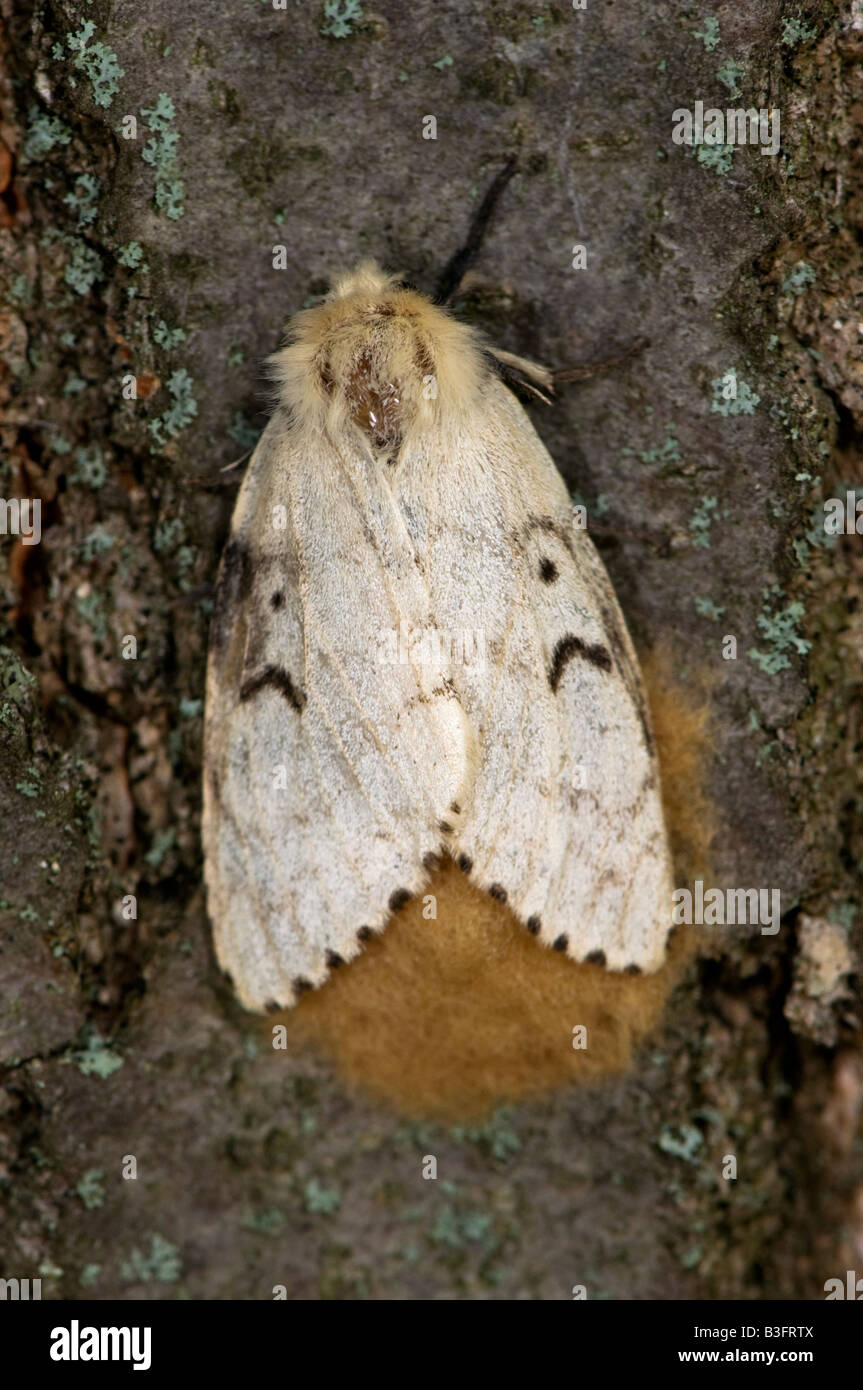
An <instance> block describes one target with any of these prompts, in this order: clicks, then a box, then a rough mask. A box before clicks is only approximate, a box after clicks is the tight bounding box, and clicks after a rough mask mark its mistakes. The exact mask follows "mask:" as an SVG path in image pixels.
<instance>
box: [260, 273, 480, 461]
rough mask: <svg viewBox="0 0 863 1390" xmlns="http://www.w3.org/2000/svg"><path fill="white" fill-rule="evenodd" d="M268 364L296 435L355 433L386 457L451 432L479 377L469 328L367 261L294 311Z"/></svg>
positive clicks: (477, 348) (474, 341)
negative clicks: (431, 433) (427, 435)
mask: <svg viewBox="0 0 863 1390" xmlns="http://www.w3.org/2000/svg"><path fill="white" fill-rule="evenodd" d="M271 361H272V365H273V369H274V375H275V377H276V381H277V383H278V390H279V399H280V402H281V404H283V405H285V406H287V407H288V408H289V409H290V410H291V412H292V415H293V417H294V419H295V421H296V422H297V424H298V425H299V427H300V428H303V429H310V430H326V431H327V432H328V433H330V434H331V435H332V436H334V437H335V436H337V435H338V434H340V433H342V432H344V431H358V432H359V436H360V438H361V439H362V440H363V441H365V442H366V443H368V444H369V445H371V447H372V448H373V449H374V450H376V451H380V452H384V453H386V454H387V455H388V456H389V457H394V456H396V455H398V452H399V450H400V449H401V447H402V446H403V444H404V443H405V442H406V441H407V440H409V439H411V438H413V437H418V436H419V435H420V434H421V433H422V432H423V431H425V430H428V429H430V428H435V429H438V430H440V429H447V428H455V427H457V423H458V420H459V417H462V418H463V414H464V411H465V410H468V409H470V406H471V402H472V398H473V396H474V394H475V393H476V391H477V390H478V388H479V382H480V379H481V377H482V375H483V372H484V367H483V364H482V350H481V347H480V345H479V343H478V341H477V339H476V337H475V335H474V334H473V332H472V330H471V329H469V328H467V327H465V325H463V324H460V323H457V322H456V320H455V319H452V318H450V316H449V315H448V314H447V313H445V311H444V310H443V309H440V308H438V307H437V306H436V305H434V304H432V302H431V301H430V300H429V299H427V298H426V296H425V295H422V294H420V293H419V292H418V291H417V290H414V289H411V288H408V287H407V286H405V285H404V284H403V283H402V282H400V280H399V279H398V277H397V276H394V275H388V274H386V273H385V272H384V271H382V270H381V269H380V267H379V266H378V265H376V264H375V263H374V262H373V261H364V262H363V263H362V264H361V265H359V266H357V268H356V269H355V270H353V271H351V272H349V273H348V274H346V275H343V276H341V277H340V278H339V279H337V280H336V281H335V283H334V285H333V288H332V290H331V291H330V293H329V294H328V295H327V296H326V298H325V299H324V300H323V301H322V302H321V303H320V304H317V305H315V307H314V308H311V309H306V310H303V311H302V312H301V313H299V314H297V315H296V316H295V318H294V319H293V320H292V321H291V323H290V324H289V327H288V341H287V345H286V346H285V347H284V348H282V350H281V351H280V352H278V353H276V355H275V356H274V357H273V358H272V359H271Z"/></svg>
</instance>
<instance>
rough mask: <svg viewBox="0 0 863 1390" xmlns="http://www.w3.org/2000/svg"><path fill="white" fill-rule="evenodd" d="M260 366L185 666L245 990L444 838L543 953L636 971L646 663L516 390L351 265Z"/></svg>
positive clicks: (655, 845)
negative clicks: (276, 389)
mask: <svg viewBox="0 0 863 1390" xmlns="http://www.w3.org/2000/svg"><path fill="white" fill-rule="evenodd" d="M276 362H277V376H278V379H279V381H280V392H281V394H280V406H279V408H278V410H277V411H276V413H275V414H274V416H273V418H272V420H271V421H270V424H269V425H268V427H267V429H266V431H265V433H264V436H263V438H262V440H261V442H260V444H259V446H258V449H257V450H256V452H255V455H254V457H253V459H252V461H251V464H250V466H249V469H248V472H247V475H246V478H245V480H244V482H243V486H242V488H241V491H240V495H239V498H238V501H237V505H236V510H235V514H234V518H233V521H232V525H231V534H230V538H229V541H228V543H227V545H226V548H225V553H224V556H223V559H222V564H221V568H220V574H219V581H218V592H217V600H216V608H215V613H214V619H213V631H212V638H211V650H210V659H209V665H208V680H207V717H206V747H205V791H204V818H203V838H204V852H205V866H206V867H205V873H206V883H207V892H208V903H209V910H210V915H211V917H212V920H213V924H214V932H215V941H216V949H217V953H218V957H219V960H220V962H221V964H222V965H223V967H224V968H225V969H226V970H227V971H229V973H230V974H231V976H232V977H233V979H234V981H235V984H236V988H237V991H238V993H239V995H240V997H241V999H242V1000H243V1002H244V1003H245V1004H246V1005H247V1006H248V1007H250V1008H253V1009H258V1010H260V1009H264V1008H267V1007H268V1006H270V1005H278V1006H286V1005H290V1004H291V1003H293V1002H294V1001H295V1000H296V999H297V998H298V997H299V996H300V995H301V994H302V993H303V992H304V991H305V990H306V989H307V988H309V987H310V986H317V985H320V984H322V983H323V982H324V980H325V979H326V978H327V976H328V975H329V973H330V972H331V971H332V970H333V969H335V968H336V967H338V966H339V965H341V964H343V963H344V962H347V961H349V960H350V959H351V958H352V957H354V956H355V955H356V954H357V953H358V951H360V950H361V949H362V946H363V943H364V941H366V940H367V939H368V937H369V936H370V934H371V933H374V932H378V931H381V930H382V929H383V928H384V926H385V924H386V922H387V920H388V918H389V917H390V916H391V915H392V913H393V912H394V911H396V910H397V909H398V907H399V906H400V905H401V904H402V903H403V902H405V901H406V899H407V898H408V897H410V896H411V895H413V894H415V893H417V892H418V891H419V890H420V889H421V888H422V887H423V885H424V884H425V883H426V882H427V880H428V876H429V874H430V873H431V872H432V871H433V867H434V865H435V863H436V862H438V859H439V857H440V856H441V855H442V854H449V855H451V856H452V857H453V858H454V859H455V860H456V862H458V863H459V864H460V866H461V867H462V869H463V871H464V872H466V873H468V874H469V875H470V876H471V877H472V878H473V879H474V881H475V882H476V883H477V884H478V885H479V886H480V887H481V888H483V889H485V890H486V891H488V892H489V893H490V894H491V895H492V897H495V898H497V899H498V900H499V901H500V902H506V903H508V904H509V906H510V907H511V908H512V909H513V911H514V912H515V913H516V914H517V916H518V917H519V918H520V920H521V921H522V923H523V924H524V928H525V930H526V931H528V932H530V933H532V934H533V935H535V936H536V938H537V943H538V948H539V947H540V946H543V945H544V946H548V947H551V948H553V949H555V950H557V951H559V952H561V953H566V954H567V955H568V956H570V957H571V958H572V959H573V960H577V961H583V960H591V961H596V962H599V963H602V964H604V965H606V966H607V967H608V968H609V969H610V970H630V971H639V970H645V971H650V970H655V969H657V968H658V967H659V966H660V965H661V964H662V961H663V959H664V950H665V939H666V935H667V931H668V928H669V925H670V915H669V914H670V902H671V879H670V867H669V859H668V850H667V844H666V836H665V829H664V823H663V816H662V807H661V799H660V787H659V773H658V768H657V765H656V759H655V755H654V752H653V748H652V743H651V735H650V725H649V717H648V714H647V707H646V700H645V697H644V693H643V689H642V684H641V678H640V674H639V671H638V666H637V663H636V660H635V656H634V652H633V650H632V646H631V643H630V640H629V637H628V634H627V632H626V627H625V624H624V621H623V618H622V616H621V613H620V610H619V607H618V605H617V601H616V599H615V596H614V593H613V590H612V588H611V585H610V583H609V581H608V579H607V576H606V575H605V571H604V569H603V567H602V564H601V562H600V560H599V557H598V556H597V554H596V552H595V550H594V548H593V545H592V542H591V541H590V540H589V538H588V537H587V535H586V534H585V533H584V531H582V530H580V529H578V527H577V526H576V525H575V524H574V521H573V510H572V506H571V502H570V499H569V495H568V493H567V489H566V486H565V484H564V483H563V480H562V478H561V477H560V475H559V473H558V472H557V470H556V468H555V466H554V464H553V462H552V460H551V458H550V457H549V455H548V453H547V452H546V450H545V449H544V447H543V445H542V444H541V442H540V440H539V439H538V437H537V435H536V433H535V431H534V430H533V427H532V425H531V424H530V421H529V420H528V418H527V416H526V415H525V413H524V411H523V410H522V408H521V406H520V405H519V404H518V402H517V401H516V399H515V398H514V397H513V396H512V394H511V393H510V392H509V391H508V390H507V388H506V387H505V386H504V385H503V384H502V383H501V381H500V380H499V379H498V378H497V375H496V373H495V370H494V368H493V366H492V365H491V364H490V362H489V358H488V355H487V354H486V353H485V352H484V350H483V349H482V347H481V345H480V344H479V343H478V341H477V340H476V338H475V336H474V334H473V333H472V332H471V331H470V330H468V329H466V328H464V327H463V326H461V325H459V324H458V323H456V322H455V321H454V320H452V319H450V318H449V317H448V315H446V314H445V313H444V312H443V311H442V310H440V309H438V308H436V307H435V306H433V305H432V304H431V303H429V301H428V300H426V299H424V298H423V297H422V296H421V295H418V294H416V293H415V292H412V291H407V290H404V289H401V288H398V287H397V286H396V285H395V284H394V282H393V281H392V280H391V279H390V278H388V277H386V276H384V275H383V274H382V273H381V272H380V271H379V270H378V269H377V267H375V266H371V265H365V266H362V267H360V269H359V270H358V271H357V272H356V273H355V274H354V275H353V276H348V277H346V278H345V279H343V280H342V281H341V282H339V284H338V285H337V286H336V288H335V289H334V291H333V293H332V295H331V296H330V297H329V298H328V300H327V301H325V303H324V304H322V305H320V306H318V308H316V309H312V310H308V311H306V312H304V313H303V314H301V315H299V316H298V318H297V320H296V321H295V323H294V327H293V332H292V337H291V340H290V343H289V345H288V347H287V348H285V349H284V350H283V352H282V353H281V354H279V355H278V357H277V359H276Z"/></svg>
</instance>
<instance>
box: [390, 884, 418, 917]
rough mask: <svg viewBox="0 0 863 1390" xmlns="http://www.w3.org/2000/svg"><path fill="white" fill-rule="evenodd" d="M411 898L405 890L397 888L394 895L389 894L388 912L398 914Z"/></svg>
mask: <svg viewBox="0 0 863 1390" xmlns="http://www.w3.org/2000/svg"><path fill="white" fill-rule="evenodd" d="M412 897H413V894H412V893H409V892H408V890H407V888H397V889H396V891H395V892H394V893H390V901H389V909H390V912H398V910H399V908H401V907H404V905H405V903H409V902H410V900H411V898H412Z"/></svg>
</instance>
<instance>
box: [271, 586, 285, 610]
mask: <svg viewBox="0 0 863 1390" xmlns="http://www.w3.org/2000/svg"><path fill="white" fill-rule="evenodd" d="M284 601H285V596H284V594H283V593H282V591H281V589H277V590H276V592H275V593H274V594H273V595H272V597H271V598H270V607H271V608H274V609H276V610H277V611H278V609H279V608H281V606H282V604H283V603H284Z"/></svg>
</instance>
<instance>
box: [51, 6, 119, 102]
mask: <svg viewBox="0 0 863 1390" xmlns="http://www.w3.org/2000/svg"><path fill="white" fill-rule="evenodd" d="M95 32H96V25H95V24H94V23H93V21H92V20H91V19H84V20H82V21H81V27H80V29H79V30H78V31H77V32H76V33H74V34H67V35H66V45H67V47H68V49H69V51H70V52H71V53H72V54H73V55H74V57H73V60H72V63H73V67H75V68H77V69H78V70H79V71H81V72H83V73H84V75H85V77H87V78H88V79H89V81H90V88H91V92H92V96H93V100H94V102H95V103H96V105H97V106H103V107H108V106H110V105H111V102H112V101H113V100H114V97H115V96H116V95H117V92H118V90H119V87H120V78H121V77H124V76H125V74H124V72H123V69H122V68H121V67H120V64H119V62H118V61H117V55H116V53H115V52H114V51H113V49H111V48H109V47H108V45H107V44H105V43H102V41H101V40H100V39H96V40H95V41H93V35H94V34H95ZM61 54H62V47H61V48H60V54H58V52H57V47H56V46H55V49H54V56H55V57H57V56H60V55H61Z"/></svg>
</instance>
